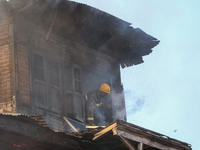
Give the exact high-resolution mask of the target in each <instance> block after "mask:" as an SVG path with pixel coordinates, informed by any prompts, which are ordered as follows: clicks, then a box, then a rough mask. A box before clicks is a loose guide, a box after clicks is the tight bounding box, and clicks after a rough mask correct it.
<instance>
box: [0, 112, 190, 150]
mask: <svg viewBox="0 0 200 150" xmlns="http://www.w3.org/2000/svg"><path fill="white" fill-rule="evenodd" d="M42 122H43V123H44V121H42ZM0 131H1V134H0V143H1V148H3V149H7V150H15V149H21V150H23V149H25V150H26V149H59V150H62V149H70V150H93V149H96V150H102V149H103V150H110V149H115V150H128V149H130V150H136V149H137V148H138V150H159V149H162V150H191V145H189V144H187V143H185V142H181V141H178V140H175V139H172V138H169V137H168V136H165V135H162V134H159V133H157V132H154V131H151V130H148V129H145V128H142V127H139V126H136V125H134V124H130V123H127V122H124V121H121V120H117V121H116V122H113V123H111V124H110V125H108V126H107V127H105V128H96V129H89V130H87V131H81V132H72V133H64V132H60V131H55V130H52V129H50V128H49V127H47V126H46V125H45V126H44V125H43V124H41V117H40V116H32V117H29V116H26V115H21V114H0ZM24 141H26V142H24Z"/></svg>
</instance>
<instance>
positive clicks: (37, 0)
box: [19, 0, 40, 12]
mask: <svg viewBox="0 0 200 150" xmlns="http://www.w3.org/2000/svg"><path fill="white" fill-rule="evenodd" d="M39 1H40V0H36V1H35V2H33V3H31V4H29V5H27V6H26V7H24V8H22V9H20V10H19V12H22V11H24V10H25V9H27V8H29V7H31V6H32V5H34V4H36V3H37V2H39Z"/></svg>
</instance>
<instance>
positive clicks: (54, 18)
mask: <svg viewBox="0 0 200 150" xmlns="http://www.w3.org/2000/svg"><path fill="white" fill-rule="evenodd" d="M57 10H58V7H57V8H56V10H55V14H54V17H53V21H52V23H51V26H50V28H49V31H48V33H47V36H46V40H48V39H49V36H50V34H51V31H52V28H53V26H54V24H55V21H56V17H57Z"/></svg>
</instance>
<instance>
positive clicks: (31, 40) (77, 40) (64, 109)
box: [0, 0, 159, 130]
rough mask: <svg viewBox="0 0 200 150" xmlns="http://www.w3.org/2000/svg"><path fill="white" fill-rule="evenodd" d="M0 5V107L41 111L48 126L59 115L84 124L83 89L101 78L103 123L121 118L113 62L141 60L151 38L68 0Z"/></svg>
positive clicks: (121, 102) (150, 45) (0, 109)
mask: <svg viewBox="0 0 200 150" xmlns="http://www.w3.org/2000/svg"><path fill="white" fill-rule="evenodd" d="M0 7H1V11H3V13H0V54H1V55H0V57H1V64H0V73H1V74H0V82H1V87H0V91H1V93H0V112H4V113H5V112H6V113H8V112H9V113H14V112H17V113H23V114H28V115H41V116H44V118H45V120H46V121H47V123H48V124H49V126H52V127H54V125H55V128H57V127H56V126H57V124H61V125H62V124H64V120H63V119H62V117H63V116H66V117H68V118H72V119H74V120H77V121H80V122H83V123H84V121H85V118H84V116H85V114H84V109H85V106H84V105H85V104H84V99H83V95H84V94H86V93H87V92H90V91H92V90H95V89H97V88H98V87H99V86H100V85H101V84H102V83H107V84H109V85H110V87H111V89H112V92H111V95H110V96H107V100H105V101H107V102H109V103H110V105H111V106H112V109H109V110H102V111H103V113H106V114H109V115H105V116H106V117H105V118H104V120H105V122H106V123H110V122H112V121H114V120H116V119H121V120H126V111H125V100H124V96H123V86H122V83H121V77H120V65H121V67H122V68H124V67H129V66H132V65H137V64H140V63H142V62H143V59H142V56H144V55H148V54H149V53H151V52H152V50H151V49H152V48H153V47H154V46H156V45H157V44H158V43H159V41H158V40H157V39H155V38H153V37H152V36H150V35H147V34H146V33H145V32H143V31H142V30H140V29H134V28H132V27H131V26H130V25H131V24H130V23H127V22H125V21H123V20H121V19H119V18H116V17H114V16H112V15H110V14H107V13H105V12H102V11H100V10H98V9H95V8H92V7H90V6H87V5H84V4H79V3H76V2H71V1H67V0H59V1H54V0H50V1H49V0H37V1H33V0H9V1H6V0H1V6H0ZM116 94H117V95H120V96H117V97H118V99H116V98H115V99H114V98H113V97H116V96H115V95H116ZM117 112H120V115H119V113H117ZM59 129H61V130H65V129H64V127H61V126H60V127H59Z"/></svg>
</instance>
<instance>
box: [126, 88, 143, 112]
mask: <svg viewBox="0 0 200 150" xmlns="http://www.w3.org/2000/svg"><path fill="white" fill-rule="evenodd" d="M125 96H126V100H127V104H126V106H127V114H135V113H137V112H139V111H141V110H142V108H143V107H144V104H145V98H144V97H139V96H137V95H135V94H134V93H133V92H132V91H130V90H127V91H125Z"/></svg>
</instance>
